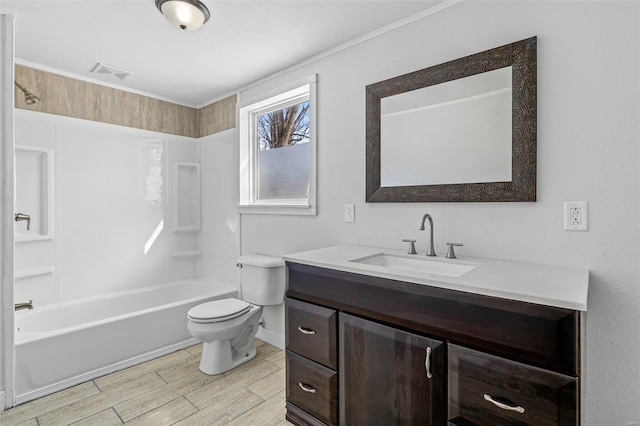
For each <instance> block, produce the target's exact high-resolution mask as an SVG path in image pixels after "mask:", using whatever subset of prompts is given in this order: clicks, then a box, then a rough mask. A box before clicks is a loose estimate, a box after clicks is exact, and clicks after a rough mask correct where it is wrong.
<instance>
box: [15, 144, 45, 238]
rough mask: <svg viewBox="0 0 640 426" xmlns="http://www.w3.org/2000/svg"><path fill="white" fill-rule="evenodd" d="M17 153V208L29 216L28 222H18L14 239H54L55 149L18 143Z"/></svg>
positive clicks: (17, 210) (18, 211) (19, 211)
mask: <svg viewBox="0 0 640 426" xmlns="http://www.w3.org/2000/svg"><path fill="white" fill-rule="evenodd" d="M15 153H16V161H15V168H16V201H15V209H16V213H23V214H27V215H29V216H30V221H29V222H26V221H20V222H16V223H15V240H16V242H22V241H36V240H49V239H51V238H53V150H52V149H47V148H39V147H35V146H28V145H16V147H15ZM27 223H28V225H27Z"/></svg>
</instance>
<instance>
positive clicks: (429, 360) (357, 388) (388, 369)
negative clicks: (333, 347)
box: [339, 313, 445, 426]
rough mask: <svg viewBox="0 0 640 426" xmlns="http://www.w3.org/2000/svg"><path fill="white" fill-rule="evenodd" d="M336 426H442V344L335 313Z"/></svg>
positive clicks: (443, 404) (443, 405)
mask: <svg viewBox="0 0 640 426" xmlns="http://www.w3.org/2000/svg"><path fill="white" fill-rule="evenodd" d="M339 337H340V340H339V342H340V344H339V347H340V358H339V389H340V391H339V393H340V403H339V406H340V424H342V425H366V426H375V425H380V426H383V425H384V426H388V425H422V426H424V425H442V424H443V423H444V411H445V410H444V407H445V403H444V347H443V345H442V342H440V341H437V340H433V339H428V338H426V337H422V336H418V335H416V334H412V333H407V332H405V331H402V330H398V329H395V328H392V327H388V326H385V325H382V324H378V323H375V322H372V321H368V320H365V319H362V318H358V317H355V316H352V315H348V314H343V313H340V315H339Z"/></svg>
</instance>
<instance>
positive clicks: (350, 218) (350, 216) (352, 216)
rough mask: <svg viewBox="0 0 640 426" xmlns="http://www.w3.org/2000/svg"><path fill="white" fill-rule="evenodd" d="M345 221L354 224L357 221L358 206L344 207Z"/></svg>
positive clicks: (346, 205) (349, 205)
mask: <svg viewBox="0 0 640 426" xmlns="http://www.w3.org/2000/svg"><path fill="white" fill-rule="evenodd" d="M344 221H345V222H348V223H353V222H355V221H356V206H355V205H353V204H345V205H344Z"/></svg>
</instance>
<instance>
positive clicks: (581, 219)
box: [564, 201, 589, 231]
mask: <svg viewBox="0 0 640 426" xmlns="http://www.w3.org/2000/svg"><path fill="white" fill-rule="evenodd" d="M564 229H565V231H588V230H589V209H588V205H587V202H586V201H565V203H564Z"/></svg>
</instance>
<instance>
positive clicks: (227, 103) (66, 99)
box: [14, 64, 236, 138]
mask: <svg viewBox="0 0 640 426" xmlns="http://www.w3.org/2000/svg"><path fill="white" fill-rule="evenodd" d="M15 75H16V80H18V81H20V82H21V83H22V84H23V85H24V86H25V87H27V88H29V90H31V91H32V92H33V93H34V94H36V96H38V97H39V98H40V99H41V102H39V103H37V104H34V105H26V104H25V102H24V97H23V96H20V95H21V94H20V93H17V94H15V95H14V101H15V108H17V109H23V110H30V111H37V112H42V113H48V114H53V115H59V116H66V117H72V118H77V119H82V120H90V121H94V122H101V123H108V124H114V125H119V126H125V127H129V128H136V129H142V130H148V131H153V132H160V133H164V134H171V135H178V136H186V137H191V138H198V137H203V136H207V135H210V134H214V133H217V132H221V131H224V130H227V129H231V128H234V127H235V126H236V95H235V94H234V95H232V96H228V97H226V98H224V99H221V100H219V101H217V102H213V103H212V104H209V105H206V106H204V107H202V108H200V109H196V108H192V107H188V106H184V105H179V104H176V103H172V102H169V101H166V100H161V99H157V98H153V97H150V96H145V95H141V94H139V93H134V92H131V91H127V90H121V89H117V88H115V87H111V86H107V85H103V84H98V83H94V82H91V81H87V80H82V79H78V78H72V77H69V76H67V75H62V74H56V73H53V72H50V71H45V70H42V69H37V68H31V67H28V66H25V65H21V64H16V65H15Z"/></svg>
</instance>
